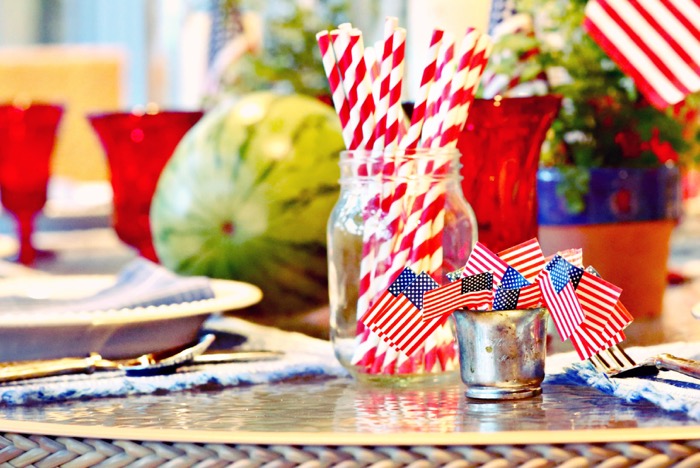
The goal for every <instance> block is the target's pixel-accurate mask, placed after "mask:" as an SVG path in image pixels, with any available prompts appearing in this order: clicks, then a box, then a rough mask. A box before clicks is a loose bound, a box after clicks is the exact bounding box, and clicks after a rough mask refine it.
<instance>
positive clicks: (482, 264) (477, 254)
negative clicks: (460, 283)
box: [462, 242, 508, 283]
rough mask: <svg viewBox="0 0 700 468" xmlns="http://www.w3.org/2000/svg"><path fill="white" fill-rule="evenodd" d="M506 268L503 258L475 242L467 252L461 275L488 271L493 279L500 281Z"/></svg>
mask: <svg viewBox="0 0 700 468" xmlns="http://www.w3.org/2000/svg"><path fill="white" fill-rule="evenodd" d="M507 269H508V264H507V263H506V262H504V261H503V259H501V258H500V257H499V256H498V255H496V254H495V253H493V252H492V251H491V250H489V248H488V247H486V246H485V245H484V244H482V243H481V242H477V243H476V245H475V246H474V249H473V250H472V252H471V253H470V254H469V258H468V259H467V264H466V265H464V269H463V270H462V276H469V275H478V274H479V273H484V272H488V271H490V272H492V273H493V279H494V281H496V282H497V283H500V282H501V280H502V279H503V275H504V274H505V273H506V270H507Z"/></svg>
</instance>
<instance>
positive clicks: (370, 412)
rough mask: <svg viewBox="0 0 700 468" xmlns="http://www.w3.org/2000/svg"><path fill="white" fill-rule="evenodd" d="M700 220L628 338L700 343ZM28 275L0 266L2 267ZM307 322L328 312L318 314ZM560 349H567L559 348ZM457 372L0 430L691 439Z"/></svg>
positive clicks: (80, 250) (110, 412)
mask: <svg viewBox="0 0 700 468" xmlns="http://www.w3.org/2000/svg"><path fill="white" fill-rule="evenodd" d="M698 219H700V217H692V218H691V219H686V220H684V222H683V223H682V224H681V225H679V227H678V228H677V229H676V232H675V233H674V240H673V253H672V256H671V259H670V265H671V266H672V267H673V268H677V269H682V270H683V271H684V272H685V273H687V274H688V275H689V276H690V277H691V279H690V280H689V281H688V282H686V283H685V284H682V285H678V286H669V288H668V290H667V293H666V297H665V302H664V311H663V313H662V314H661V315H660V316H659V317H658V318H655V319H647V320H637V321H635V322H634V323H633V324H632V325H631V326H630V327H629V329H628V333H627V334H628V340H627V345H628V346H634V345H646V344H657V343H664V342H671V341H695V340H699V339H700V321H699V320H696V319H694V318H693V317H692V316H691V314H690V309H691V307H692V306H693V305H694V304H695V303H696V302H698V301H700V275H698V276H697V279H696V278H693V277H692V276H693V275H694V274H695V273H694V272H693V269H694V268H695V267H694V262H695V261H696V260H697V261H700V236H696V234H697V233H700V228H699V226H700V222H698ZM36 238H37V244H38V246H39V247H41V248H44V249H49V250H53V251H54V252H55V256H54V257H52V258H50V259H44V260H42V261H41V262H40V263H39V265H38V269H39V270H40V271H41V272H43V273H53V274H74V273H80V274H85V273H114V272H116V271H118V269H119V268H121V266H123V265H124V264H126V263H127V262H128V261H129V260H131V259H132V258H133V257H134V253H133V252H132V251H131V250H129V249H128V248H126V247H125V246H123V245H121V244H120V243H119V241H118V240H117V239H116V237H115V236H114V234H113V233H112V232H111V230H110V229H91V230H88V231H80V232H78V231H75V232H51V233H38V234H37V236H36ZM25 273H29V274H33V273H34V272H27V271H25V270H23V269H22V268H17V266H16V265H8V264H2V265H0V275H3V274H4V275H10V274H25ZM315 317H316V318H315V319H316V320H321V321H322V320H327V317H326V316H324V311H319V312H318V313H317V314H316V316H315ZM563 350H566V349H563ZM463 390H464V389H463V386H462V384H461V382H459V381H458V380H457V379H456V380H455V381H454V382H452V383H449V384H443V385H438V386H423V387H412V388H404V389H401V388H381V387H368V386H363V385H361V384H358V383H356V382H354V381H352V380H350V379H304V380H296V381H291V382H280V383H275V384H263V385H255V386H247V387H236V388H205V389H200V390H198V391H186V392H178V393H171V394H165V395H146V396H136V397H133V396H132V397H128V398H104V399H95V400H89V401H74V402H63V403H55V404H41V405H32V406H22V407H2V408H0V432H3V431H12V432H14V431H17V432H24V433H30V434H44V435H47V434H51V435H54V436H74V437H98V436H101V437H105V438H111V439H113V438H129V439H138V440H159V441H163V440H168V441H173V442H177V441H183V440H187V441H190V442H202V443H215V442H218V443H255V444H274V443H285V444H301V443H318V444H331V443H332V444H343V443H347V444H358V443H359V444H368V443H371V444H374V445H383V444H394V445H404V444H441V445H450V444H465V443H469V444H508V443H512V444H535V443H571V442H576V441H579V442H585V441H588V442H601V443H602V442H614V441H616V440H620V441H623V440H652V441H653V440H675V439H699V440H700V423H699V422H698V421H696V420H693V419H690V418H688V417H687V416H685V415H683V414H682V413H673V412H667V411H663V410H660V409H658V408H657V407H655V406H654V405H652V404H650V403H646V402H636V403H626V402H623V401H621V400H619V399H618V398H615V397H611V396H608V395H603V394H601V393H600V392H598V391H596V390H593V389H589V388H583V387H570V386H560V385H545V386H544V387H543V394H542V395H540V396H538V397H534V398H530V399H526V400H518V401H510V402H484V401H475V400H468V399H466V398H465V397H464V394H463Z"/></svg>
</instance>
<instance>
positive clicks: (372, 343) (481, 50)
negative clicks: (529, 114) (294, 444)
mask: <svg viewBox="0 0 700 468" xmlns="http://www.w3.org/2000/svg"><path fill="white" fill-rule="evenodd" d="M316 39H317V41H318V45H319V48H320V51H321V55H322V60H323V66H324V69H325V72H326V76H327V77H328V83H329V87H330V91H331V97H332V101H333V105H334V107H335V110H336V112H337V114H338V117H339V119H340V123H341V126H342V132H343V139H344V141H345V145H346V147H347V149H348V150H372V151H373V152H375V151H376V154H381V157H382V162H381V165H382V169H381V174H380V175H382V176H387V177H386V178H385V179H384V180H383V183H382V187H381V189H380V190H379V193H377V194H376V196H375V199H374V200H373V204H374V205H375V206H377V207H378V209H377V210H375V215H374V216H373V217H372V218H371V219H369V218H368V219H365V223H366V225H365V229H364V236H363V252H362V261H361V265H360V278H359V281H360V284H359V298H358V304H357V316H358V317H360V316H361V315H362V314H363V313H364V312H365V311H366V310H368V308H369V307H370V306H371V305H372V303H373V301H375V300H376V298H377V296H378V295H379V294H380V293H382V292H383V291H385V290H386V288H387V287H388V286H389V285H390V284H391V283H392V282H393V281H394V280H395V279H396V277H397V276H398V275H399V274H400V272H401V271H402V270H403V269H404V268H405V267H406V266H411V267H412V268H413V269H415V270H417V271H426V272H428V273H436V272H438V271H439V270H440V268H441V266H442V262H443V255H442V245H441V243H442V228H443V226H444V217H445V212H444V199H445V190H444V186H443V185H441V184H428V185H426V187H427V188H426V189H425V191H424V192H422V193H419V194H417V195H412V196H411V199H410V201H408V200H407V198H408V196H407V195H406V187H405V183H402V182H401V180H402V178H403V179H405V177H406V176H408V175H411V176H426V177H431V176H432V174H436V173H440V172H441V171H442V172H445V170H446V168H447V167H449V165H450V164H451V161H450V160H449V158H447V157H445V156H444V154H445V152H440V151H436V152H435V153H434V155H435V156H434V157H433V158H432V160H430V161H428V162H427V163H423V164H415V163H414V164H408V163H407V158H406V155H407V154H411V152H413V151H414V150H416V149H419V148H433V149H440V148H454V147H456V145H457V139H458V138H459V135H460V133H461V132H462V130H463V127H464V125H465V122H466V121H467V116H468V113H469V107H470V105H471V103H472V102H473V100H474V97H475V94H476V90H477V87H478V85H479V82H480V79H481V76H482V74H483V72H484V68H485V66H486V63H487V61H488V57H489V55H490V53H491V48H492V43H491V40H490V38H489V36H487V35H485V34H482V33H480V32H479V31H477V30H476V29H473V28H470V29H468V30H467V31H466V33H465V35H464V37H463V38H462V39H461V41H459V43H457V41H456V39H455V37H454V35H452V34H450V33H448V32H446V31H443V30H440V29H435V30H434V31H433V32H432V37H431V40H430V45H429V48H428V54H427V60H426V63H425V66H424V68H423V73H422V77H421V81H420V87H419V89H418V94H417V96H416V99H415V102H414V106H413V112H412V115H411V118H410V120H409V119H408V118H407V117H406V115H405V114H404V111H403V108H402V105H401V98H402V88H403V77H404V68H405V50H406V30H405V29H404V28H400V27H398V20H397V19H396V18H393V17H389V18H387V19H386V21H385V24H384V31H383V38H382V40H380V41H378V42H377V43H376V44H375V45H374V47H372V46H370V47H365V46H364V43H363V37H362V32H361V31H360V30H359V29H356V28H353V27H352V25H350V24H347V23H346V24H342V25H339V26H338V29H334V30H332V31H321V32H319V33H318V34H317V35H316ZM373 154H374V153H373ZM359 170H360V171H361V170H362V169H359ZM358 175H363V174H358ZM364 175H367V174H364ZM397 177H398V178H397ZM396 180H398V181H399V182H396ZM407 211H408V213H407ZM379 223H381V224H382V226H384V227H386V231H388V232H391V233H392V235H393V239H391V240H390V241H389V242H387V241H385V240H382V241H381V242H380V241H378V239H375V238H374V236H375V235H376V234H377V231H378V230H377V229H374V228H373V226H379ZM440 337H441V338H440ZM358 340H359V341H360V344H359V345H358V347H357V352H356V354H355V358H354V359H353V363H354V364H356V365H357V366H360V367H361V368H363V369H364V371H366V372H368V373H388V374H394V373H415V372H436V371H441V370H446V369H451V368H454V366H456V364H455V362H454V358H455V356H453V352H454V343H453V340H452V338H451V334H450V332H449V331H448V330H446V327H442V329H441V330H438V332H436V334H435V336H434V337H432V338H431V339H430V340H427V341H426V346H425V347H424V349H423V350H422V351H423V352H422V353H420V355H418V354H419V353H414V355H413V356H410V357H409V356H403V355H400V354H399V353H397V352H396V351H394V350H393V348H391V347H390V346H388V344H387V343H385V342H384V341H383V340H381V339H379V337H377V336H376V335H374V333H373V332H370V331H369V330H368V329H362V328H360V329H358ZM439 341H442V343H439ZM441 347H442V349H441ZM450 349H451V350H452V351H449V350H450Z"/></svg>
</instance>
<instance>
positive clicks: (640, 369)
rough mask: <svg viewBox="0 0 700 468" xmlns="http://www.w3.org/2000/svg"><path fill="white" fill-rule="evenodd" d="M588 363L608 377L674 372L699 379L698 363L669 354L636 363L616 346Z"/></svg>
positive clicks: (699, 364)
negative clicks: (662, 371)
mask: <svg viewBox="0 0 700 468" xmlns="http://www.w3.org/2000/svg"><path fill="white" fill-rule="evenodd" d="M588 360H589V362H591V364H593V367H595V368H596V370H598V371H599V372H603V373H605V374H607V375H608V376H609V377H617V378H623V377H645V376H654V375H657V374H658V373H659V371H661V370H664V371H675V372H679V373H681V374H684V375H687V376H689V377H693V378H696V379H700V361H695V360H692V359H684V358H680V357H677V356H673V355H671V354H667V353H664V354H659V355H657V356H652V357H650V358H647V359H645V360H644V361H642V362H640V363H637V362H636V361H635V360H634V359H632V358H631V357H630V356H629V355H628V354H627V353H626V352H625V350H624V349H623V348H622V347H621V346H618V345H613V346H611V347H610V348H608V349H606V350H605V351H602V352H600V353H598V354H595V355H593V356H591V357H590V358H589V359H588Z"/></svg>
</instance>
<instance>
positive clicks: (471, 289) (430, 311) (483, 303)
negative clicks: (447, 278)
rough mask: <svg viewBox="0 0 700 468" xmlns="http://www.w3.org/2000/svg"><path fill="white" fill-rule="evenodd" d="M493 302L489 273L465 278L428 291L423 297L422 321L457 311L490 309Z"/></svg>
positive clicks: (491, 281) (491, 277)
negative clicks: (462, 309)
mask: <svg viewBox="0 0 700 468" xmlns="http://www.w3.org/2000/svg"><path fill="white" fill-rule="evenodd" d="M492 301H493V274H492V273H491V272H486V273H479V274H478V275H471V276H465V277H463V278H460V279H459V280H457V281H454V282H452V283H448V284H446V285H444V286H440V287H439V288H437V289H433V290H431V291H428V292H426V293H425V295H424V296H423V320H432V319H434V318H436V317H442V316H443V315H445V314H451V313H452V312H454V311H455V310H457V309H460V308H463V307H466V308H470V309H486V308H490V306H491V302H492Z"/></svg>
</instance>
